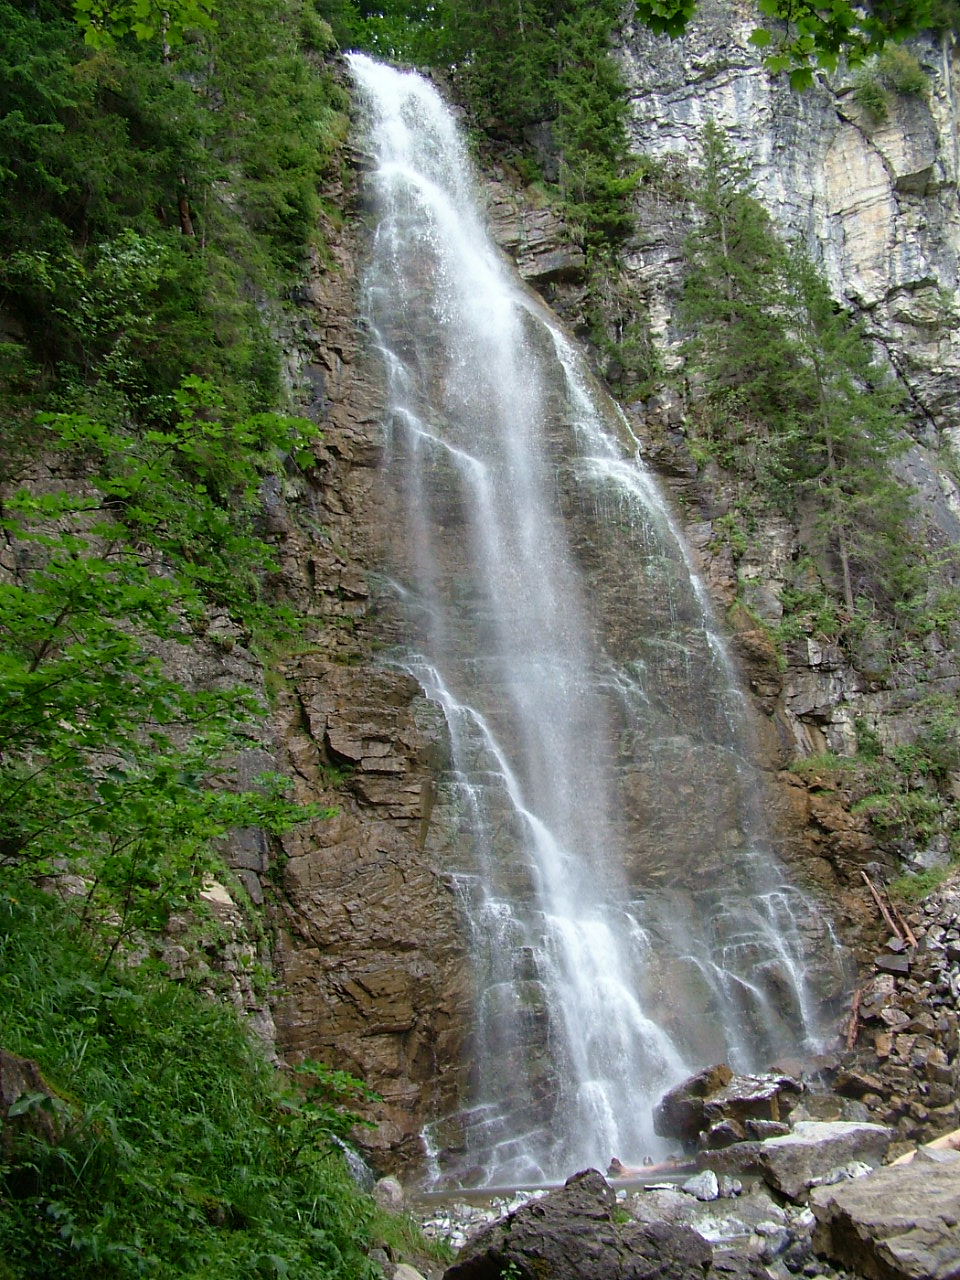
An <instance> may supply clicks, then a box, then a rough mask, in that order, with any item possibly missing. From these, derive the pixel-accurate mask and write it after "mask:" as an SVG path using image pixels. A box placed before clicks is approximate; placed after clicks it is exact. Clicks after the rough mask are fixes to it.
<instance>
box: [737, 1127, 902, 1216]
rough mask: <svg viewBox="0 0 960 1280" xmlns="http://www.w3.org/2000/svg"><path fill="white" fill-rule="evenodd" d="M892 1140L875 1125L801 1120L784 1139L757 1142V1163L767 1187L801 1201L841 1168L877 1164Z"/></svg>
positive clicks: (891, 1135) (884, 1130)
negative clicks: (856, 1163) (816, 1185)
mask: <svg viewBox="0 0 960 1280" xmlns="http://www.w3.org/2000/svg"><path fill="white" fill-rule="evenodd" d="M893 1137H894V1133H893V1130H892V1129H888V1128H886V1127H885V1126H884V1125H879V1124H854V1123H851V1122H847V1121H843V1120H834V1121H817V1120H802V1121H800V1123H799V1124H797V1125H796V1127H795V1128H794V1130H793V1132H792V1133H790V1134H787V1135H786V1136H785V1137H782V1138H768V1139H767V1140H766V1141H765V1142H762V1143H760V1150H759V1152H758V1164H759V1166H760V1172H761V1173H762V1175H763V1178H764V1181H765V1182H766V1183H767V1184H768V1185H769V1186H771V1187H773V1188H774V1189H775V1190H776V1191H780V1192H782V1194H783V1195H785V1196H787V1197H788V1198H789V1199H791V1200H802V1199H803V1198H804V1197H805V1195H806V1193H807V1191H808V1190H809V1189H810V1187H812V1186H814V1185H815V1184H816V1183H818V1182H822V1181H823V1180H824V1179H825V1178H827V1177H829V1175H830V1174H831V1173H832V1172H833V1170H835V1169H838V1168H840V1167H841V1166H843V1165H849V1164H850V1163H851V1162H852V1161H862V1162H863V1163H864V1164H866V1165H871V1166H873V1165H878V1164H880V1162H881V1161H882V1160H883V1158H884V1156H885V1155H886V1154H887V1149H888V1148H889V1146H890V1143H891V1141H892V1139H893Z"/></svg>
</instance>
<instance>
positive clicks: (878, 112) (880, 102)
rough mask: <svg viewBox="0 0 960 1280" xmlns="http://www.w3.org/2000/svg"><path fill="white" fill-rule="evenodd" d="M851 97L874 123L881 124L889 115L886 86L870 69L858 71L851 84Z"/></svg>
mask: <svg viewBox="0 0 960 1280" xmlns="http://www.w3.org/2000/svg"><path fill="white" fill-rule="evenodd" d="M853 97H854V100H855V101H856V102H857V104H858V105H859V106H861V107H862V108H863V110H864V111H865V112H866V113H867V115H868V116H869V117H870V119H871V120H872V121H874V123H876V124H883V122H884V121H885V120H886V119H887V118H888V117H889V115H890V99H889V97H888V95H887V90H886V86H885V85H884V84H883V81H882V80H881V79H880V77H879V76H878V75H877V74H876V72H875V71H873V70H872V69H866V70H862V71H861V72H860V73H859V75H858V76H857V78H856V81H855V83H854V86H853Z"/></svg>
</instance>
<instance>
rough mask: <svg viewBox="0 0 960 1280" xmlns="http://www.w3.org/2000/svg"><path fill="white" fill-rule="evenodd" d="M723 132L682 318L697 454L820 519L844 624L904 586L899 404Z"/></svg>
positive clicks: (817, 540) (714, 140) (707, 167)
mask: <svg viewBox="0 0 960 1280" xmlns="http://www.w3.org/2000/svg"><path fill="white" fill-rule="evenodd" d="M752 192H753V185H752V183H751V181H750V175H749V170H748V168H747V165H746V163H745V162H744V161H743V159H742V158H740V157H739V156H738V155H737V154H736V152H735V151H734V149H733V147H732V146H731V145H730V142H729V140H728V139H727V138H726V137H725V135H724V134H723V132H722V130H720V129H718V128H717V127H716V126H715V125H713V124H708V125H707V126H706V128H705V130H704V141H703V163H702V166H701V169H700V171H699V173H698V175H697V177H696V180H695V184H694V188H693V204H694V208H695V210H696V213H697V217H698V222H697V226H696V228H695V230H694V231H693V232H692V233H691V235H690V236H689V237H688V239H687V243H686V253H687V258H688V262H689V271H688V274H687V278H686V281H685V287H684V295H683V316H684V319H685V321H686V323H687V325H688V326H689V327H690V329H691V331H692V334H691V337H690V339H689V340H688V341H687V343H686V344H685V348H684V350H685V354H686V356H687V361H688V364H687V374H688V379H689V382H690V384H691V386H692V388H693V392H694V398H693V406H692V408H693V412H692V415H691V416H692V420H693V422H694V423H695V424H698V426H699V429H700V431H701V434H702V440H703V443H704V444H705V445H706V446H707V448H708V449H709V450H710V451H711V452H712V453H713V454H714V455H715V456H716V457H718V459H719V460H720V461H721V462H722V463H723V464H724V465H725V466H727V467H729V468H730V469H731V470H732V471H733V472H734V473H735V474H737V475H738V476H739V477H740V478H741V480H742V481H743V482H745V483H746V484H747V486H748V488H750V489H751V490H752V491H753V493H754V494H755V495H756V496H757V497H760V498H762V499H764V500H765V501H767V502H774V503H775V504H776V505H777V506H778V507H780V508H781V509H782V510H785V511H787V512H789V513H791V514H794V515H795V514H797V513H798V512H799V510H800V509H801V508H804V509H805V510H806V511H808V512H810V511H812V512H813V519H812V522H811V534H810V537H811V542H812V545H811V550H813V551H816V552H818V553H819V557H820V559H821V562H822V563H823V562H824V559H825V558H830V557H835V558H836V565H837V567H838V579H839V582H838V586H839V594H840V595H841V596H842V598H843V603H844V607H845V610H846V612H847V614H848V616H850V617H852V616H853V615H854V613H855V612H856V608H857V598H858V595H859V594H864V593H866V594H869V595H871V596H874V597H877V596H879V597H881V598H883V599H884V600H885V601H887V602H889V601H890V600H892V599H893V598H894V597H895V596H896V595H897V594H898V593H899V590H900V588H902V587H903V586H904V585H905V583H904V574H905V572H906V557H907V553H908V548H909V543H910V539H909V536H908V518H909V511H910V502H909V495H908V493H907V490H906V489H905V488H904V486H903V485H901V484H900V483H898V481H897V480H896V479H895V477H894V476H893V474H892V472H891V469H890V464H891V462H892V460H893V459H894V458H895V457H896V455H897V454H898V453H899V452H901V451H902V449H903V448H904V447H905V446H906V445H907V444H908V443H909V436H908V435H907V434H906V430H905V422H904V420H903V418H902V415H901V414H900V412H899V404H900V402H901V400H902V395H901V393H900V392H899V390H898V388H897V387H896V385H895V384H894V382H893V380H892V379H891V377H890V376H889V374H888V373H887V371H886V370H884V369H883V368H882V366H880V365H879V364H878V363H877V361H876V360H875V359H874V356H873V353H872V351H871V349H870V345H869V343H868V341H867V339H866V337H865V335H864V332H863V329H862V326H858V325H856V324H854V323H853V322H852V321H851V319H850V317H849V316H848V315H846V313H845V312H843V311H842V309H840V308H839V307H838V306H837V304H836V303H835V302H834V300H833V298H832V297H831V295H830V291H829V288H828V286H827V283H826V280H825V279H824V277H823V274H822V273H821V272H820V271H819V269H818V268H817V267H816V266H815V264H814V263H813V262H812V261H811V260H810V258H809V256H808V255H807V254H806V253H805V252H804V251H803V250H802V249H800V248H799V247H794V248H792V249H788V248H787V246H786V245H785V244H784V243H783V242H782V241H781V240H780V239H779V237H778V236H777V234H776V232H775V230H774V228H773V225H772V223H771V221H770V218H769V216H768V215H767V213H766V212H765V210H764V209H763V208H762V206H761V205H760V204H759V202H758V201H757V200H756V199H755V198H754V196H753V194H752Z"/></svg>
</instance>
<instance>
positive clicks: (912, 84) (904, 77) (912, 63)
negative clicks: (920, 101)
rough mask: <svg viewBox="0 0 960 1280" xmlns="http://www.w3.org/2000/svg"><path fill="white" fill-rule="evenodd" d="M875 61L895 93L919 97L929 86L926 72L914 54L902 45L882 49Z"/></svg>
mask: <svg viewBox="0 0 960 1280" xmlns="http://www.w3.org/2000/svg"><path fill="white" fill-rule="evenodd" d="M877 63H878V66H879V68H880V72H881V74H882V75H883V77H884V79H885V80H886V82H887V84H889V86H890V88H891V89H892V90H893V91H894V92H895V93H902V94H906V95H913V96H915V97H921V96H923V95H924V94H926V92H927V91H928V89H929V88H930V81H929V78H928V76H927V73H926V72H925V71H924V69H923V67H921V65H920V62H919V60H918V58H917V56H916V54H915V53H911V52H910V50H909V49H905V48H903V46H902V45H900V46H898V45H894V46H892V47H888V48H886V49H884V51H883V52H882V53H881V54H880V56H879V57H878V59H877Z"/></svg>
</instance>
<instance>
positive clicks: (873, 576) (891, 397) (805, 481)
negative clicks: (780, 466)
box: [786, 248, 909, 614]
mask: <svg viewBox="0 0 960 1280" xmlns="http://www.w3.org/2000/svg"><path fill="white" fill-rule="evenodd" d="M786 284H787V287H788V295H787V296H788V299H789V301H788V308H789V311H788V314H789V317H790V339H791V341H792V343H793V344H794V345H795V350H796V354H797V357H798V364H799V368H798V372H797V376H796V380H795V383H794V391H795V394H796V395H797V397H798V408H799V409H800V411H801V413H802V420H803V423H804V427H805V430H804V432H803V435H802V437H800V438H799V439H798V441H797V445H798V446H799V447H798V448H797V450H796V455H795V457H794V458H793V459H792V466H791V470H792V471H793V473H794V475H795V476H796V479H797V481H798V483H799V484H800V485H801V486H802V487H803V488H804V489H805V490H806V492H807V493H810V494H812V495H813V496H814V498H815V500H816V505H817V507H818V508H819V512H820V515H819V518H818V520H817V522H816V531H817V537H818V539H819V541H820V544H821V548H822V549H824V550H831V551H833V552H835V554H836V556H837V559H838V561H839V565H840V578H841V588H842V592H843V600H844V604H845V606H846V608H847V610H848V611H849V612H850V613H851V614H853V612H854V611H855V607H856V598H855V597H856V586H857V582H856V576H857V572H858V571H859V573H860V574H861V575H863V576H864V577H865V578H866V579H867V580H868V581H869V583H870V585H871V587H872V589H873V590H874V591H876V590H877V589H878V588H879V589H881V590H883V591H884V592H885V593H886V594H887V595H892V594H894V591H895V585H896V580H897V578H898V577H899V576H900V575H901V574H902V572H903V570H904V567H905V564H904V556H905V552H906V549H907V545H908V539H907V537H906V527H907V517H908V514H909V497H908V494H907V491H906V490H905V488H904V486H903V485H901V484H899V483H898V482H897V481H896V479H895V478H894V476H893V475H892V474H891V471H890V463H891V461H892V459H893V458H894V457H895V456H896V455H897V454H898V453H900V452H902V451H903V449H904V448H905V447H906V446H907V444H908V443H909V438H908V437H907V436H906V434H905V432H904V423H903V420H902V418H901V416H900V414H899V412H898V409H899V405H900V403H901V401H902V398H903V396H902V392H901V391H900V389H899V388H898V387H897V386H896V384H895V383H894V382H893V380H892V379H891V377H890V375H889V373H888V372H887V371H886V370H885V369H883V368H882V367H881V366H880V365H879V364H878V363H877V362H876V361H875V359H874V357H873V353H872V352H871V350H870V347H869V344H868V342H867V340H866V338H865V336H864V333H863V330H862V327H861V326H858V325H855V324H853V323H851V321H850V318H849V317H848V316H847V315H846V314H845V313H844V312H843V311H841V310H840V309H839V308H838V307H837V305H836V304H835V303H834V301H833V299H832V297H831V296H830V291H829V289H828V287H827V283H826V281H825V280H824V278H823V275H822V273H821V272H820V271H818V270H817V268H816V267H815V266H814V264H813V263H812V262H811V261H810V258H809V257H808V256H807V254H805V253H804V252H803V251H802V250H801V249H799V248H794V250H793V251H792V252H791V253H790V254H789V256H788V257H787V259H786Z"/></svg>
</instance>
